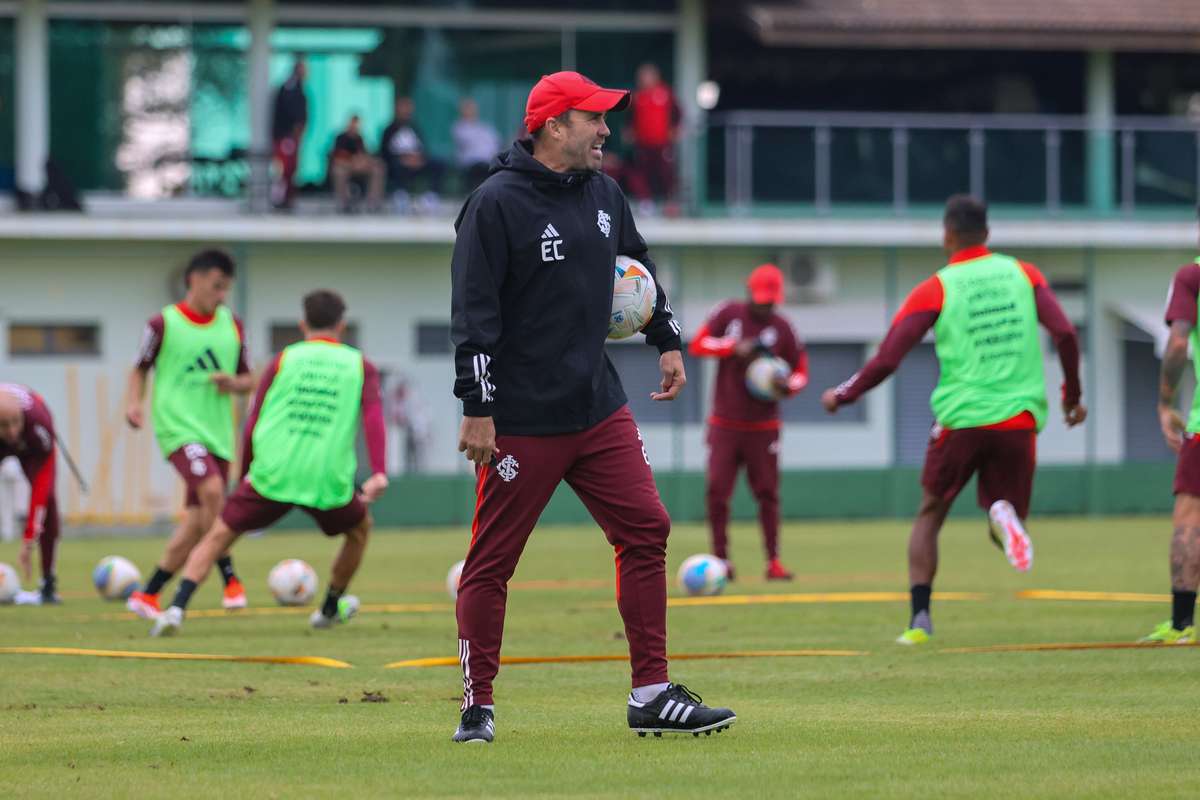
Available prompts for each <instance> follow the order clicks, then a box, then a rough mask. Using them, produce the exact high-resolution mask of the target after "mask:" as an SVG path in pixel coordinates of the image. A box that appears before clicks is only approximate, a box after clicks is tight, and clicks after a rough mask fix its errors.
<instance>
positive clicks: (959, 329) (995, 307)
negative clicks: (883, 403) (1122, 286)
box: [821, 195, 1087, 645]
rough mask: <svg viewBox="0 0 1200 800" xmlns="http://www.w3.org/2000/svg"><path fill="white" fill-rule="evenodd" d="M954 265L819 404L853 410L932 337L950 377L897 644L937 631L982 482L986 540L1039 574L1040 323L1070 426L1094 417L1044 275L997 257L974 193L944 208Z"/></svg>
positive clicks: (1069, 335)
mask: <svg viewBox="0 0 1200 800" xmlns="http://www.w3.org/2000/svg"><path fill="white" fill-rule="evenodd" d="M944 228H945V231H944V239H943V246H944V248H945V251H946V254H947V255H948V256H949V263H948V264H947V265H946V266H945V267H944V268H942V269H941V270H939V271H938V272H937V274H935V275H933V276H932V277H930V278H929V279H928V280H926V281H924V282H923V283H921V284H920V285H918V286H917V288H916V289H914V290H913V291H912V293H911V294H910V295H909V296H908V299H907V300H905V302H904V305H903V306H902V307H901V308H900V312H899V313H898V314H897V315H896V319H895V320H894V321H893V323H892V327H891V329H890V330H889V331H888V334H887V336H886V338H885V339H884V341H883V343H882V344H881V345H880V347H879V352H878V353H877V354H876V355H875V357H874V358H872V359H871V361H870V362H868V363H867V365H866V366H865V367H863V369H862V370H860V371H859V372H858V373H856V374H855V375H854V376H852V377H851V378H850V379H849V380H847V381H846V382H845V383H843V384H842V385H841V386H838V387H836V388H833V389H828V390H827V391H826V392H825V393H824V395H822V397H821V402H822V403H823V404H824V406H825V408H826V410H828V411H829V412H830V413H835V412H836V411H837V410H838V408H839V407H841V406H843V405H847V404H849V403H853V402H855V401H856V400H858V398H859V397H861V396H862V395H863V394H864V393H865V392H867V391H869V390H870V389H872V388H874V387H875V386H878V385H879V384H880V383H881V382H882V381H883V380H884V379H886V378H887V377H888V376H889V375H891V374H892V373H893V372H895V371H896V368H897V367H898V366H899V365H900V362H901V360H902V359H903V358H904V356H905V355H907V354H908V352H909V351H910V350H912V348H913V347H915V346H916V345H917V344H918V343H919V342H920V341H921V339H922V338H924V336H925V334H926V333H927V332H928V331H929V330H930V329H932V330H933V335H934V341H935V344H934V349H935V353H936V355H937V360H938V364H939V365H940V367H941V375H940V378H939V379H938V383H937V387H936V388H935V389H934V390H933V395H932V397H931V398H930V406H931V408H932V410H933V419H934V425H933V430H932V432H931V434H930V440H929V448H928V451H927V453H926V456H925V469H924V471H923V473H922V475H921V485H922V487H923V488H924V496H923V498H922V500H921V508H920V510H919V511H918V512H917V518H916V521H915V522H914V523H913V529H912V536H911V538H910V539H909V543H908V573H909V591H910V595H911V598H912V608H911V616H910V618H909V624H908V627H907V629H906V630H905V631H904V633H903V634H902V635H901V636H900V638H899V639H898V640H897V642H898V643H899V644H906V645H912V644H922V643H924V642H927V641H929V639H930V637H931V636H932V634H933V621H932V618H931V617H930V610H929V607H930V596H931V594H932V593H933V578H934V575H935V574H936V572H937V560H938V546H937V540H938V534H939V532H940V531H941V529H942V525H943V523H944V522H945V520H946V515H947V514H948V513H949V511H950V506H951V505H952V504H953V502H954V499H955V498H956V497H957V496H958V494H959V493H960V492H961V491H962V489H963V487H964V486H966V484H967V481H969V480H970V479H971V477H972V476H973V475H978V479H979V483H978V486H979V491H978V501H979V505H980V507H981V508H983V509H985V510H987V512H988V521H989V527H988V533H989V535H990V536H991V538H992V541H994V542H995V543H996V544H997V545H998V546H1000V547H1001V548H1002V549H1003V550H1004V554H1005V556H1006V557H1007V558H1008V561H1009V563H1010V564H1012V566H1013V567H1015V568H1016V569H1017V570H1020V571H1022V572H1025V571H1027V570H1029V569H1030V568H1031V567H1032V566H1033V543H1032V542H1031V541H1030V539H1029V534H1028V532H1027V531H1026V530H1025V524H1024V520H1025V519H1026V518H1027V517H1028V515H1029V501H1030V497H1031V495H1032V493H1033V474H1034V469H1035V467H1036V461H1037V459H1036V452H1037V434H1038V432H1039V431H1041V429H1042V428H1043V427H1044V426H1045V424H1046V417H1047V414H1048V406H1047V402H1046V385H1045V377H1044V376H1045V359H1044V356H1043V354H1042V346H1041V342H1040V339H1039V332H1038V324H1039V323H1040V324H1041V325H1043V326H1045V327H1046V329H1047V330H1048V331H1049V332H1050V335H1051V337H1052V338H1053V340H1054V344H1055V347H1056V348H1057V350H1058V355H1059V360H1060V362H1061V363H1062V370H1063V376H1064V382H1063V395H1062V397H1063V402H1062V409H1063V414H1064V419H1065V421H1066V424H1067V426H1068V427H1074V426H1076V425H1079V424H1080V423H1082V422H1083V421H1084V419H1086V417H1087V409H1086V408H1085V407H1084V406H1083V404H1082V403H1081V402H1080V397H1081V395H1082V390H1081V388H1080V385H1079V341H1078V337H1077V335H1076V333H1075V328H1074V326H1072V325H1071V322H1070V320H1068V319H1067V317H1066V315H1065V314H1064V313H1063V310H1062V307H1061V306H1060V305H1059V303H1058V300H1057V299H1056V298H1055V296H1054V293H1053V292H1052V291H1051V289H1050V285H1049V283H1048V282H1047V281H1046V278H1045V277H1044V276H1043V275H1042V273H1041V272H1040V271H1039V270H1038V269H1037V267H1035V266H1033V265H1032V264H1026V263H1024V262H1021V261H1018V260H1017V259H1015V258H1011V257H1009V256H1006V255H1001V254H1000V253H993V252H991V251H990V250H988V248H987V240H988V224H987V207H986V206H985V205H984V204H983V203H982V202H980V201H978V200H976V199H974V198H972V197H969V196H967V195H956V196H954V197H952V198H950V200H949V202H948V203H947V204H946V214H945V219H944Z"/></svg>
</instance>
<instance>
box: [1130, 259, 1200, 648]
mask: <svg viewBox="0 0 1200 800" xmlns="http://www.w3.org/2000/svg"><path fill="white" fill-rule="evenodd" d="M1197 295H1200V259H1197V260H1196V261H1194V262H1193V263H1191V264H1187V265H1186V266H1183V267H1180V268H1179V271H1178V272H1176V273H1175V279H1174V280H1173V281H1172V282H1171V292H1170V295H1168V299H1167V315H1166V317H1167V325H1168V326H1169V327H1170V336H1169V338H1168V339H1167V348H1166V351H1165V352H1164V353H1163V362H1162V378H1161V380H1160V381H1159V397H1158V418H1159V422H1160V423H1161V424H1162V431H1163V436H1164V437H1165V438H1166V440H1167V444H1168V445H1169V446H1170V447H1171V449H1172V450H1174V451H1175V452H1176V453H1178V454H1179V461H1178V465H1177V467H1176V469H1175V487H1174V488H1175V513H1174V520H1173V522H1174V525H1175V534H1174V536H1173V537H1172V538H1171V557H1170V558H1171V619H1170V620H1168V621H1166V622H1164V623H1162V624H1161V625H1159V626H1158V627H1157V628H1155V629H1154V630H1153V631H1152V632H1151V633H1150V634H1149V635H1148V636H1146V637H1145V638H1143V639H1142V641H1143V642H1159V643H1162V644H1191V643H1193V642H1195V641H1196V589H1197V587H1198V586H1200V444H1198V442H1200V440H1198V439H1197V438H1196V434H1197V433H1200V392H1196V394H1195V396H1194V397H1193V399H1192V412H1191V415H1190V416H1189V418H1188V420H1187V422H1186V423H1185V422H1184V421H1183V419H1182V418H1181V417H1180V416H1179V412H1178V411H1176V410H1175V408H1176V402H1175V401H1176V398H1177V393H1178V391H1179V380H1180V378H1182V377H1183V371H1184V369H1185V368H1186V366H1187V362H1188V346H1189V344H1190V345H1191V349H1192V358H1193V359H1195V363H1196V366H1197V374H1200V333H1198V332H1197V327H1196V305H1197V302H1196V301H1197Z"/></svg>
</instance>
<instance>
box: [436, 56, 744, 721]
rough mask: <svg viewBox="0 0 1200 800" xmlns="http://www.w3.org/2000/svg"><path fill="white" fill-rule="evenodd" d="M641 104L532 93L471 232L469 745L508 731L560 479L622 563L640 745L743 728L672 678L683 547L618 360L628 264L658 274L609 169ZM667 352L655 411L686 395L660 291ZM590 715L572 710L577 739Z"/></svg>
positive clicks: (550, 89)
mask: <svg viewBox="0 0 1200 800" xmlns="http://www.w3.org/2000/svg"><path fill="white" fill-rule="evenodd" d="M628 103H629V93H628V92H626V91H624V90H618V89H605V88H603V87H601V86H597V85H596V84H595V83H593V82H592V81H590V80H588V79H587V78H585V77H584V76H582V75H580V74H579V73H577V72H556V73H555V74H553V75H547V76H545V77H543V78H542V79H541V80H540V81H538V83H537V85H536V86H535V87H534V88H533V91H532V92H530V94H529V102H528V104H527V106H526V114H525V126H526V128H528V130H529V132H530V134H532V138H531V139H530V140H523V141H518V142H516V143H514V144H513V146H512V148H510V149H509V150H508V151H507V152H504V153H501V154H500V155H499V156H497V158H496V161H495V162H494V163H493V165H492V168H491V174H490V175H489V176H488V179H487V180H485V181H484V182H483V183H482V184H480V186H479V188H478V189H476V190H475V191H474V192H472V194H471V196H470V197H469V198H468V199H467V202H466V204H465V205H464V206H463V209H462V212H461V213H460V214H459V217H458V220H457V222H456V223H455V231H456V234H457V235H456V238H455V242H454V255H453V259H452V261H451V302H450V305H451V322H450V326H451V338H452V339H453V341H454V346H455V354H454V360H455V369H456V373H457V379H456V380H455V384H454V394H455V396H457V397H458V398H459V399H460V400H461V401H462V409H463V422H462V428H461V431H460V434H459V445H458V449H459V450H460V451H462V452H463V453H465V455H466V457H467V459H468V460H470V461H472V462H473V463H474V464H475V468H476V476H477V489H476V491H477V500H476V506H475V520H474V523H473V524H472V526H471V544H470V548H469V549H468V551H467V557H466V562H465V564H464V565H463V571H462V579H461V581H460V583H459V589H458V605H457V614H458V648H459V660H460V662H461V663H462V671H463V702H462V719H461V722H460V724H459V726H458V730H457V731H456V732H455V734H454V741H456V742H490V741H492V739H493V738H494V736H495V707H494V705H493V698H492V681H493V680H494V679H495V677H496V673H497V671H498V670H499V666H500V642H501V638H502V634H503V631H504V616H505V602H506V598H507V594H508V580H509V578H511V577H512V574H513V571H514V570H515V569H516V566H517V561H518V560H519V559H520V557H521V551H522V550H523V549H524V547H525V542H526V540H527V539H528V538H529V535H530V533H532V531H533V527H534V525H535V524H536V523H537V520H538V517H539V516H540V515H541V513H542V509H544V508H545V507H546V504H547V503H548V502H549V500H550V497H551V495H553V494H554V491H555V489H556V488H557V487H558V485H559V484H560V483H562V482H563V481H565V482H566V483H567V484H568V485H570V487H571V488H572V489H573V490H574V491H575V494H576V495H578V496H579V498H580V499H581V500H582V501H583V503H584V505H585V506H586V507H587V508H588V510H589V511H590V512H591V514H592V516H593V518H594V519H595V520H596V522H597V523H598V524H599V525H600V527H601V529H603V531H604V534H605V536H606V537H607V538H608V541H609V542H610V543H611V544H612V545H613V548H614V550H615V551H616V561H617V608H618V610H619V611H620V613H621V617H622V619H623V620H624V623H625V638H626V640H627V641H628V643H629V658H630V662H631V666H632V672H633V676H632V677H633V681H632V683H633V690H632V692H631V693H630V696H629V700H628V702H627V704H626V705H627V709H626V719H627V721H628V724H629V727H630V728H632V729H633V730H634V731H636V732H637V733H639V734H641V735H643V736H644V735H646V734H648V733H654V734H656V735H661V734H662V733H667V732H671V733H691V734H695V735H699V734H700V733H711V732H712V731H714V730H716V731H720V730H723V729H725V728H727V727H729V725H730V724H732V723H733V721H734V720H735V719H736V717H735V716H734V714H733V712H732V711H730V710H729V709H727V708H709V707H708V706H706V705H704V704H703V703H702V702H701V700H700V698H699V697H697V696H696V695H694V694H692V693H691V692H689V691H688V690H687V688H686V687H684V686H682V685H679V684H674V683H670V682H669V680H668V677H667V577H666V576H667V572H666V553H667V550H666V548H667V535H668V534H669V533H670V530H671V519H670V517H668V516H667V511H666V509H665V508H663V504H662V501H661V499H660V498H659V496H658V489H657V488H656V487H655V484H654V475H653V474H652V472H651V470H650V458H649V456H648V454H647V453H646V450H645V448H644V447H643V445H642V437H641V433H640V432H639V431H638V428H637V424H636V423H635V422H634V419H633V414H632V413H630V411H629V406H628V402H627V399H626V396H625V391H624V389H623V388H622V387H621V380H620V378H619V377H618V376H617V373H616V370H615V369H613V366H612V362H611V361H610V360H609V358H608V355H607V353H606V352H605V340H606V339H607V337H608V324H609V318H610V316H611V314H612V297H613V265H614V263H615V262H616V259H617V257H618V256H622V255H623V256H629V257H630V258H633V259H635V260H637V261H639V262H641V263H642V264H644V265H645V266H646V268H647V269H648V270H650V272H651V274H656V269H655V266H654V262H653V261H652V260H651V259H650V254H649V253H648V252H647V247H646V242H645V240H644V239H642V237H641V234H639V233H638V230H637V226H636V225H635V224H634V220H633V213H632V212H631V211H630V208H629V202H628V201H627V200H626V199H625V195H624V194H622V193H621V190H620V188H619V187H618V186H617V184H616V182H615V181H614V180H613V179H612V178H610V177H608V176H607V175H604V174H602V173H601V172H600V171H599V170H600V165H601V161H602V159H603V148H604V143H605V141H606V140H607V139H608V135H609V129H608V125H607V123H606V121H605V115H606V114H607V113H608V112H609V111H619V110H621V109H623V108H625V107H626V105H628ZM643 333H644V334H645V336H646V343H647V344H649V345H650V346H652V347H655V348H656V349H657V350H658V353H659V368H660V370H661V372H662V381H661V384H660V385H659V387H658V391H657V392H653V393H651V395H650V396H651V398H652V399H654V400H659V401H669V400H674V399H675V397H676V396H677V395H678V394H679V392H680V390H681V389H682V388H683V385H684V383H685V382H686V376H685V375H684V369H683V356H682V354H681V352H680V350H681V341H680V336H679V334H680V327H679V323H678V322H676V321H675V319H674V316H673V315H672V313H671V306H670V304H669V303H668V302H667V294H666V292H665V291H664V289H663V287H662V284H661V283H659V284H658V297H657V300H656V302H655V306H654V314H653V316H652V317H651V319H650V321H649V323H647V325H646V327H645V328H644V329H643ZM576 719H577V715H575V714H571V713H568V714H567V715H566V718H565V719H564V720H563V723H562V724H563V726H564V727H566V726H568V725H570V724H571V723H572V722H574V721H575V720H576Z"/></svg>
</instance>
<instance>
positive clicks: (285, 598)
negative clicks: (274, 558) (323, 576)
mask: <svg viewBox="0 0 1200 800" xmlns="http://www.w3.org/2000/svg"><path fill="white" fill-rule="evenodd" d="M267 588H269V589H270V590H271V594H273V595H274V596H275V600H276V601H278V603H279V605H281V606H304V605H308V604H309V603H310V602H312V599H313V597H315V596H316V594H317V573H316V570H314V569H313V568H312V567H310V566H309V565H308V563H307V562H304V561H301V560H300V559H298V558H286V559H284V560H283V561H280V562H279V563H278V564H276V565H275V566H274V567H272V568H271V573H270V574H269V575H267Z"/></svg>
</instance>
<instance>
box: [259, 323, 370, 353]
mask: <svg viewBox="0 0 1200 800" xmlns="http://www.w3.org/2000/svg"><path fill="white" fill-rule="evenodd" d="M303 339H304V334H303V333H301V332H300V326H299V325H297V324H296V323H294V322H273V323H271V352H272V353H278V352H280V351H282V350H283V348H285V347H287V346H288V345H291V344H295V343H296V342H299V341H301V340H303ZM342 342H343V343H344V344H348V345H350V346H351V347H358V323H356V322H350V323H347V325H346V330H345V332H344V333H343V334H342Z"/></svg>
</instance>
